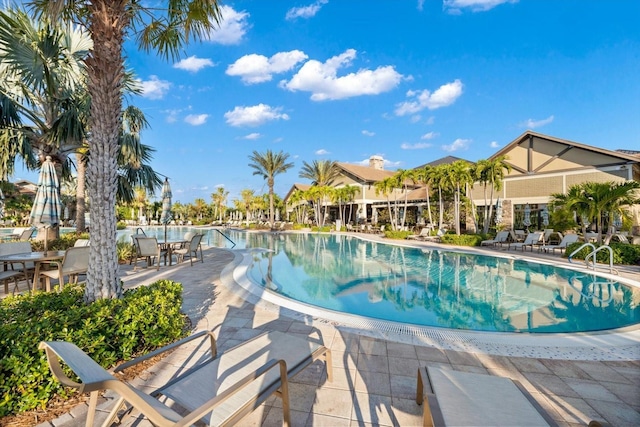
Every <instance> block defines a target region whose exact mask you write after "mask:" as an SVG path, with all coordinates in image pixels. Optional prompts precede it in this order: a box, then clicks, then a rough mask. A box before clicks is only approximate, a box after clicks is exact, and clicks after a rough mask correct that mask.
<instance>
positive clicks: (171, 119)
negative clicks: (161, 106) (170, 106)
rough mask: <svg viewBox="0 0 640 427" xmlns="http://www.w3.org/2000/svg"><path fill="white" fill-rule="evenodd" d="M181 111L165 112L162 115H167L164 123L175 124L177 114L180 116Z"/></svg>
mask: <svg viewBox="0 0 640 427" xmlns="http://www.w3.org/2000/svg"><path fill="white" fill-rule="evenodd" d="M181 111H182V110H165V111H163V113H166V114H167V117H166V119H165V120H166V121H167V123H175V122H177V121H178V114H180V112H181Z"/></svg>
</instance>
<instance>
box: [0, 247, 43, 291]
mask: <svg viewBox="0 0 640 427" xmlns="http://www.w3.org/2000/svg"><path fill="white" fill-rule="evenodd" d="M29 252H31V243H29V242H26V241H25V242H17V241H14V242H5V243H0V256H2V255H14V254H22V253H29ZM16 264H19V265H20V267H18V266H17V265H16ZM3 270H4V272H0V281H2V282H3V284H4V292H5V294H7V293H9V288H8V286H9V283H8V282H9V280H13V281H14V288H13V292H14V293H15V291H16V290H18V283H17V280H18V278H19V277H20V276H22V277H23V278H24V280H27V281H28V280H29V278H31V277H33V271H34V270H35V264H34V263H33V262H7V263H4V268H3Z"/></svg>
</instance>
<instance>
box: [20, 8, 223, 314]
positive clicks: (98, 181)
mask: <svg viewBox="0 0 640 427" xmlns="http://www.w3.org/2000/svg"><path fill="white" fill-rule="evenodd" d="M29 4H30V5H32V6H33V7H34V8H35V9H36V10H37V11H38V12H40V13H42V14H44V15H46V16H50V17H51V18H52V19H60V18H62V19H67V20H73V21H75V22H77V23H79V24H81V25H82V27H83V28H87V29H88V30H89V32H90V34H91V38H92V40H93V50H92V53H91V55H90V56H89V57H88V58H87V60H86V67H87V81H88V88H89V93H90V96H91V110H90V111H91V115H90V126H89V127H90V129H91V135H90V138H89V140H88V143H89V150H90V151H91V160H90V162H89V163H88V167H87V184H88V190H89V191H88V194H89V198H90V200H91V205H90V213H91V216H92V218H99V221H96V222H97V224H95V226H94V227H92V229H91V242H92V245H91V253H90V262H89V269H88V271H87V286H86V288H85V300H86V301H87V302H92V301H95V300H97V299H99V298H114V297H120V296H121V295H122V283H121V281H120V280H119V279H118V277H117V272H118V257H117V254H116V233H115V228H116V215H115V209H114V208H115V204H116V189H117V184H116V183H117V168H116V162H117V155H118V154H117V153H118V148H117V147H118V142H119V139H120V123H121V118H122V91H121V85H122V82H123V79H124V76H125V69H124V55H123V49H124V41H125V39H128V38H131V39H133V38H135V39H137V41H138V44H139V45H140V46H141V47H142V48H143V49H144V50H145V51H151V50H154V51H157V52H159V53H160V54H161V55H163V56H164V57H170V58H172V59H176V58H178V57H179V55H180V54H181V53H182V47H183V46H184V44H186V43H187V42H188V41H189V40H192V39H202V38H205V37H206V36H207V35H208V34H209V31H211V30H212V29H213V28H214V26H215V25H216V24H217V23H219V21H220V19H221V17H220V10H219V8H218V2H217V0H182V1H176V0H169V1H167V2H166V3H165V2H161V4H160V5H158V4H153V6H149V7H147V6H145V4H144V3H142V2H138V1H135V0H122V1H112V0H77V1H70V0H57V1H51V0H33V1H30V2H29ZM162 5H165V6H166V7H165V8H164V9H162V8H161V7H160V6H162ZM132 35H134V36H135V37H130V36H132Z"/></svg>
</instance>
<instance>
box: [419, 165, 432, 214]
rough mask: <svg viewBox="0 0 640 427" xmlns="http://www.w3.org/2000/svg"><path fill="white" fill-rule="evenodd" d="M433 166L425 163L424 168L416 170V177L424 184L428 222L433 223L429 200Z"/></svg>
mask: <svg viewBox="0 0 640 427" xmlns="http://www.w3.org/2000/svg"><path fill="white" fill-rule="evenodd" d="M433 176H434V167H433V166H430V165H426V166H425V167H424V168H422V169H420V170H418V171H416V179H417V180H418V181H419V182H422V183H423V184H424V186H425V191H426V193H427V215H428V217H429V224H433V216H432V215H431V200H430V195H429V193H430V192H431V186H432V185H433Z"/></svg>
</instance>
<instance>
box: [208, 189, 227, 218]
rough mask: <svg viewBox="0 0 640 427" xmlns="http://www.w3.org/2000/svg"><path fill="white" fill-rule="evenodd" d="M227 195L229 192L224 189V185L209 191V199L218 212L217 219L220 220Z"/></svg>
mask: <svg viewBox="0 0 640 427" xmlns="http://www.w3.org/2000/svg"><path fill="white" fill-rule="evenodd" d="M227 196H229V192H228V191H224V187H218V188H217V190H216V192H215V193H211V200H212V202H213V205H214V208H215V210H216V213H217V214H218V221H222V218H223V216H224V210H225V204H226V203H227ZM214 216H215V214H214Z"/></svg>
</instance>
